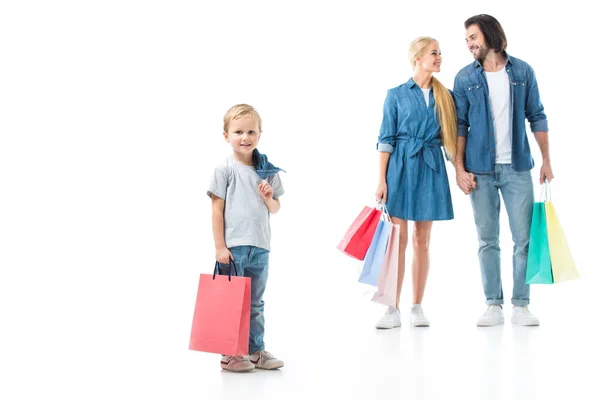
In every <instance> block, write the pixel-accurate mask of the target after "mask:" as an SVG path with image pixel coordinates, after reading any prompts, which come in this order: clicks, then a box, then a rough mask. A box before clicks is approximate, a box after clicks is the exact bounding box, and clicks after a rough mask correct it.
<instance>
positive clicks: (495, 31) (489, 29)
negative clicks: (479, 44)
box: [465, 14, 507, 53]
mask: <svg viewBox="0 0 600 400" xmlns="http://www.w3.org/2000/svg"><path fill="white" fill-rule="evenodd" d="M471 25H477V26H478V27H479V29H480V30H481V33H483V37H484V38H485V42H486V44H487V45H488V46H489V47H490V48H491V49H494V50H495V51H496V52H497V53H505V52H506V44H507V43H506V35H505V34H504V29H502V25H500V22H498V20H497V19H496V18H494V17H492V16H491V15H487V14H479V15H475V16H473V17H471V18H469V19H468V20H466V21H465V29H467V28H469V27H470V26H471Z"/></svg>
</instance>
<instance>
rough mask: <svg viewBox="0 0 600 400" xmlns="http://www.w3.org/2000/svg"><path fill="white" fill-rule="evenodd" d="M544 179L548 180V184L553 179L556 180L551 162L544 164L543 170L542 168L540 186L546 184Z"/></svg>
mask: <svg viewBox="0 0 600 400" xmlns="http://www.w3.org/2000/svg"><path fill="white" fill-rule="evenodd" d="M544 179H547V180H548V182H552V179H554V174H553V173H552V167H551V166H550V163H549V162H548V163H543V164H542V168H540V185H541V184H543V183H544Z"/></svg>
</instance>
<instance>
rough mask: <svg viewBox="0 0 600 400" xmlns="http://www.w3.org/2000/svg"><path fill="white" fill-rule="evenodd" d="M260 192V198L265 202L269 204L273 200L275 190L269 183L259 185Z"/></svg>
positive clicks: (264, 182)
mask: <svg viewBox="0 0 600 400" xmlns="http://www.w3.org/2000/svg"><path fill="white" fill-rule="evenodd" d="M258 192H259V193H260V197H262V199H263V201H264V202H267V201H269V200H271V199H272V198H273V188H272V187H271V185H269V184H268V183H267V181H263V182H262V183H261V184H260V185H258Z"/></svg>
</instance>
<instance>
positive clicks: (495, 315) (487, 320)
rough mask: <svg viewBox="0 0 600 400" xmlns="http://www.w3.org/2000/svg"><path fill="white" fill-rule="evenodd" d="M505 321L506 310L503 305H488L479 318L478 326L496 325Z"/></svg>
mask: <svg viewBox="0 0 600 400" xmlns="http://www.w3.org/2000/svg"><path fill="white" fill-rule="evenodd" d="M503 323H504V312H503V311H502V306H499V305H491V306H488V308H487V311H486V312H485V314H483V315H482V316H481V317H479V319H478V320H477V326H494V325H500V324H503Z"/></svg>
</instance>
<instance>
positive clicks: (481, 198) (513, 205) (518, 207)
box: [471, 164, 534, 306]
mask: <svg viewBox="0 0 600 400" xmlns="http://www.w3.org/2000/svg"><path fill="white" fill-rule="evenodd" d="M475 177H476V182H477V186H476V187H475V189H474V190H473V192H471V204H472V206H473V215H474V216H475V226H476V227H477V235H478V237H479V266H480V268H481V278H482V281H483V290H484V293H485V297H486V303H487V304H488V305H500V304H503V303H504V295H503V292H502V277H501V273H500V193H502V199H503V200H504V206H505V207H506V212H507V214H508V220H509V223H510V231H511V233H512V239H513V243H514V247H513V296H512V304H514V305H518V306H526V305H527V304H529V285H528V284H526V283H525V277H526V272H527V254H528V250H529V230H530V228H531V216H532V213H533V202H534V197H533V181H532V179H531V171H525V172H517V171H514V170H513V169H512V167H511V165H510V164H496V166H495V170H494V173H492V174H475Z"/></svg>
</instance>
